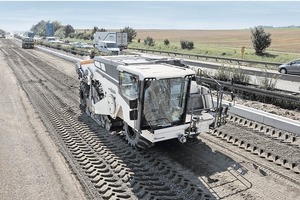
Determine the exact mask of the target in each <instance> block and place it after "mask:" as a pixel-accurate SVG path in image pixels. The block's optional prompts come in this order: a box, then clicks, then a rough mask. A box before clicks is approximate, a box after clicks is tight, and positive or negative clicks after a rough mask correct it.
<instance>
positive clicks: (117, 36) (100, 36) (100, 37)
mask: <svg viewBox="0 0 300 200" xmlns="http://www.w3.org/2000/svg"><path fill="white" fill-rule="evenodd" d="M93 36H94V40H93V45H94V46H95V47H98V46H99V45H100V42H102V43H103V42H104V43H105V42H108V43H115V44H116V46H117V48H119V49H120V50H121V51H122V50H123V49H126V48H127V46H128V35H127V33H121V32H95V33H94V35H93Z"/></svg>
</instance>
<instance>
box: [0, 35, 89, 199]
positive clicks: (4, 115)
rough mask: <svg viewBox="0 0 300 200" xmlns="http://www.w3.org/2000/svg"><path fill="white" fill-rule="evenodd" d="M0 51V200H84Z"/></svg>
mask: <svg viewBox="0 0 300 200" xmlns="http://www.w3.org/2000/svg"><path fill="white" fill-rule="evenodd" d="M0 48H1V51H0V71H1V78H0V91H1V95H0V108H1V109H0V116H1V117H0V199H3V200H4V199H6V200H8V199H14V200H16V199H85V194H84V192H83V189H82V187H81V185H80V184H79V182H78V181H77V178H76V177H75V176H74V175H73V174H72V171H71V170H70V169H69V166H68V164H67V163H66V161H65V159H64V157H63V156H62V154H61V153H60V152H59V151H60V150H59V148H58V147H57V146H56V145H55V143H54V142H53V140H52V139H51V138H50V137H49V134H48V132H47V130H46V128H45V127H44V125H43V123H42V122H41V121H40V119H39V117H38V115H37V114H36V112H35V110H34V108H33V107H32V105H31V103H30V102H29V101H28V98H27V96H26V94H25V93H24V91H23V90H22V88H21V87H20V85H19V84H20V83H19V82H18V81H17V80H16V78H15V76H14V73H13V72H12V70H11V68H10V67H9V65H8V63H7V62H8V60H7V59H6V57H5V53H7V52H6V51H5V49H7V48H8V47H7V43H3V41H2V40H0ZM13 56H15V58H16V59H18V58H17V56H16V55H13ZM18 67H23V66H22V65H20V66H18ZM21 84H24V83H21Z"/></svg>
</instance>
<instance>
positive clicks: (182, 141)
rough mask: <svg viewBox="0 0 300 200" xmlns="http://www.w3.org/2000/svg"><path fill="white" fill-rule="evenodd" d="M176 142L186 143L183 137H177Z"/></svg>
mask: <svg viewBox="0 0 300 200" xmlns="http://www.w3.org/2000/svg"><path fill="white" fill-rule="evenodd" d="M178 140H179V142H181V143H182V144H183V143H185V142H186V137H185V136H184V135H179V136H178Z"/></svg>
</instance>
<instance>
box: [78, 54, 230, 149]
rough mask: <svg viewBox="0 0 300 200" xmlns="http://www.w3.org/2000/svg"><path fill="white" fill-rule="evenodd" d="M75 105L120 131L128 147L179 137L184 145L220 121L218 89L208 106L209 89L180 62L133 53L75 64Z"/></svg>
mask: <svg viewBox="0 0 300 200" xmlns="http://www.w3.org/2000/svg"><path fill="white" fill-rule="evenodd" d="M76 71H77V73H78V75H79V80H80V105H81V108H82V109H83V110H84V111H85V112H86V113H87V114H88V115H90V116H91V117H92V118H93V119H94V120H95V121H96V122H97V123H98V124H99V125H101V126H102V127H105V128H106V129H107V130H111V129H113V128H120V127H123V130H124V134H125V137H126V140H127V141H128V143H129V144H130V145H132V146H137V147H140V148H148V147H150V146H152V145H153V144H154V143H156V142H160V141H164V140H169V139H173V138H178V139H179V141H180V142H182V143H184V142H186V139H187V138H189V137H196V136H197V135H199V134H200V133H201V132H206V131H209V129H210V128H215V127H217V126H220V125H221V124H222V123H223V122H225V118H226V116H227V109H228V107H226V108H225V109H223V107H222V89H220V90H219V91H217V94H216V95H217V96H216V98H217V103H214V102H213V98H212V93H211V91H210V89H209V88H208V87H205V86H203V85H198V84H197V83H196V81H195V76H196V74H195V71H193V70H191V69H189V68H188V67H187V66H186V65H184V64H183V62H182V60H178V59H170V58H155V57H143V56H135V55H119V56H100V57H95V58H94V59H92V60H86V61H82V62H79V63H77V64H76Z"/></svg>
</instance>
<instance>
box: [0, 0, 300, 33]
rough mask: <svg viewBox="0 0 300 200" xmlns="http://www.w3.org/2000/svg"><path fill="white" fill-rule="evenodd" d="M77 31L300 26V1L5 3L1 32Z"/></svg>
mask: <svg viewBox="0 0 300 200" xmlns="http://www.w3.org/2000/svg"><path fill="white" fill-rule="evenodd" d="M41 20H45V21H48V20H49V21H50V22H52V21H59V22H60V23H61V24H62V25H67V24H70V25H72V26H73V27H74V28H75V29H91V28H93V27H94V26H97V27H98V28H104V29H123V28H124V27H127V26H129V27H131V28H133V29H189V30H224V29H225V30H226V29H248V28H252V27H254V26H259V25H265V26H273V27H281V26H290V25H295V26H300V1H1V0H0V29H3V30H5V31H9V32H14V31H29V30H30V28H31V27H32V25H35V24H37V23H38V22H39V21H41Z"/></svg>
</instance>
